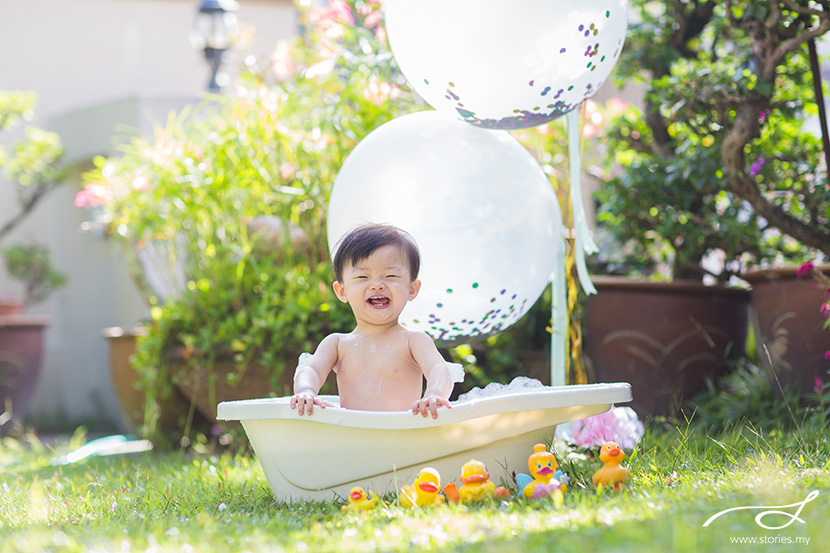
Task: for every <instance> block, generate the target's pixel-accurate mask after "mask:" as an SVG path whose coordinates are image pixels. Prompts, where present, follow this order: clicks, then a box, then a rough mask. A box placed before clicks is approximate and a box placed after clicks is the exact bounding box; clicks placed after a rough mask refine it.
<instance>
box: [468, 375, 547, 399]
mask: <svg viewBox="0 0 830 553" xmlns="http://www.w3.org/2000/svg"><path fill="white" fill-rule="evenodd" d="M544 387H545V385H544V384H542V383H541V382H540V381H539V380H537V379H535V378H528V377H526V376H517V377H516V378H514V379H513V380H512V381H511V382H510V384H506V385H505V384H501V383H499V382H491V383H490V384H488V385H487V386H485V387H484V388H478V387H476V388H473V389H472V390H470V391H469V392H467V393H466V394H461V395H460V396H458V403H461V402H464V401H471V400H474V399H481V398H486V397H494V396H503V395H509V394H518V393H521V392H525V391H527V390H531V389H534V388H544Z"/></svg>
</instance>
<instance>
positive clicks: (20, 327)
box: [0, 315, 49, 418]
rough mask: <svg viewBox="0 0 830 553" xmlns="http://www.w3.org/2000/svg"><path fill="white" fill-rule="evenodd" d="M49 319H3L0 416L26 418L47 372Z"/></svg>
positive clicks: (27, 317)
mask: <svg viewBox="0 0 830 553" xmlns="http://www.w3.org/2000/svg"><path fill="white" fill-rule="evenodd" d="M47 326H49V318H48V317H41V316H35V315H16V316H6V315H3V316H0V412H4V411H6V410H7V409H8V408H11V410H12V412H13V413H14V415H15V416H17V417H21V418H22V417H25V416H26V412H27V410H28V408H29V403H30V401H31V399H32V395H33V394H34V391H35V386H36V385H37V382H38V380H39V379H40V373H41V371H42V368H43V339H44V331H45V330H46V327H47Z"/></svg>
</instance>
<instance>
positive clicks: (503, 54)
mask: <svg viewBox="0 0 830 553" xmlns="http://www.w3.org/2000/svg"><path fill="white" fill-rule="evenodd" d="M627 11H628V0H580V1H579V2H572V1H571V0H491V1H489V2H487V3H486V7H485V6H484V5H482V2H481V1H480V0H452V1H450V2H448V1H447V0H418V1H414V0H386V28H387V33H388V36H389V44H390V46H391V47H392V52H393V53H394V55H395V59H396V60H397V62H398V65H399V66H400V68H401V70H402V71H403V73H404V75H406V77H407V79H408V80H409V82H410V84H411V85H412V87H413V88H414V89H415V90H416V91H417V92H418V94H420V95H421V96H422V97H423V98H424V99H425V100H426V101H427V102H429V104H430V105H431V106H432V107H434V108H435V109H438V110H444V111H446V112H449V113H453V114H455V115H456V116H457V117H459V118H461V119H463V120H464V121H467V122H468V123H472V124H473V125H477V126H480V127H484V128H489V129H505V130H511V129H522V128H528V127H534V126H536V125H540V124H542V123H547V122H548V121H552V120H554V119H556V118H558V117H560V116H562V115H564V114H565V113H567V112H569V111H571V110H572V109H574V108H575V107H577V106H578V105H579V104H580V103H581V102H582V101H583V100H585V99H586V98H589V97H590V96H592V95H593V94H594V93H595V92H596V91H597V90H598V89H599V88H600V86H602V84H603V83H604V82H605V80H606V79H607V78H608V76H609V74H610V73H611V69H613V67H614V64H615V63H616V62H617V59H618V58H619V56H620V52H621V51H622V47H623V42H624V40H625V32H626V29H627V24H628V21H627V19H628V14H627Z"/></svg>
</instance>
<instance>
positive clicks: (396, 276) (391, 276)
mask: <svg viewBox="0 0 830 553" xmlns="http://www.w3.org/2000/svg"><path fill="white" fill-rule="evenodd" d="M386 278H401V275H386Z"/></svg>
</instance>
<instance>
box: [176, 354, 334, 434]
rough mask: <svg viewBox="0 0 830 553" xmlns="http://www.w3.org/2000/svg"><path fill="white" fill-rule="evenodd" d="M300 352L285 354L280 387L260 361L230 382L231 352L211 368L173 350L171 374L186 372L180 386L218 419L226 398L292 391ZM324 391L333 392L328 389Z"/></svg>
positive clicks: (205, 413)
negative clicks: (189, 363)
mask: <svg viewBox="0 0 830 553" xmlns="http://www.w3.org/2000/svg"><path fill="white" fill-rule="evenodd" d="M298 356H299V354H297V355H293V354H287V355H286V356H285V371H284V372H283V374H282V375H281V376H280V379H279V382H278V383H277V386H276V387H275V386H273V385H272V383H271V380H270V377H269V376H268V375H269V374H270V372H271V371H266V369H265V367H263V366H262V365H261V364H260V363H257V362H251V363H249V364H248V367H247V368H246V369H245V372H244V373H243V375H242V378H241V379H239V381H237V382H235V383H234V384H233V385H231V384H229V383H228V381H227V379H226V378H225V375H227V374H230V373H233V372H236V370H237V369H236V364H235V362H234V361H233V358H232V357H231V356H220V357H218V358H217V359H216V360H215V361H214V363H213V366H212V367H211V370H210V371H209V370H208V367H206V366H204V367H203V366H198V365H197V366H196V367H195V368H194V367H191V366H187V363H186V362H185V360H184V359H183V358H182V356H181V352H180V351H173V352H170V354H169V360H170V374H173V375H175V374H182V375H183V377H182V378H181V380H179V381H178V382H177V387H178V389H179V390H180V391H181V393H182V394H183V395H184V397H186V398H187V399H188V400H189V401H193V402H195V404H196V409H197V410H198V411H199V413H201V414H202V415H203V416H204V417H205V418H206V419H208V420H209V421H212V422H217V421H216V406H217V405H218V404H219V403H221V402H223V401H235V400H239V399H255V398H263V397H269V396H273V395H277V396H284V395H290V394H291V392H292V389H293V382H294V368H295V367H296V366H297V358H298ZM211 374H213V375H214V376H215V381H214V385H213V387H211V383H210V375H211ZM327 387H328V386H327ZM321 393H330V392H327V391H326V390H325V389H324V390H323V391H321Z"/></svg>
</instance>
